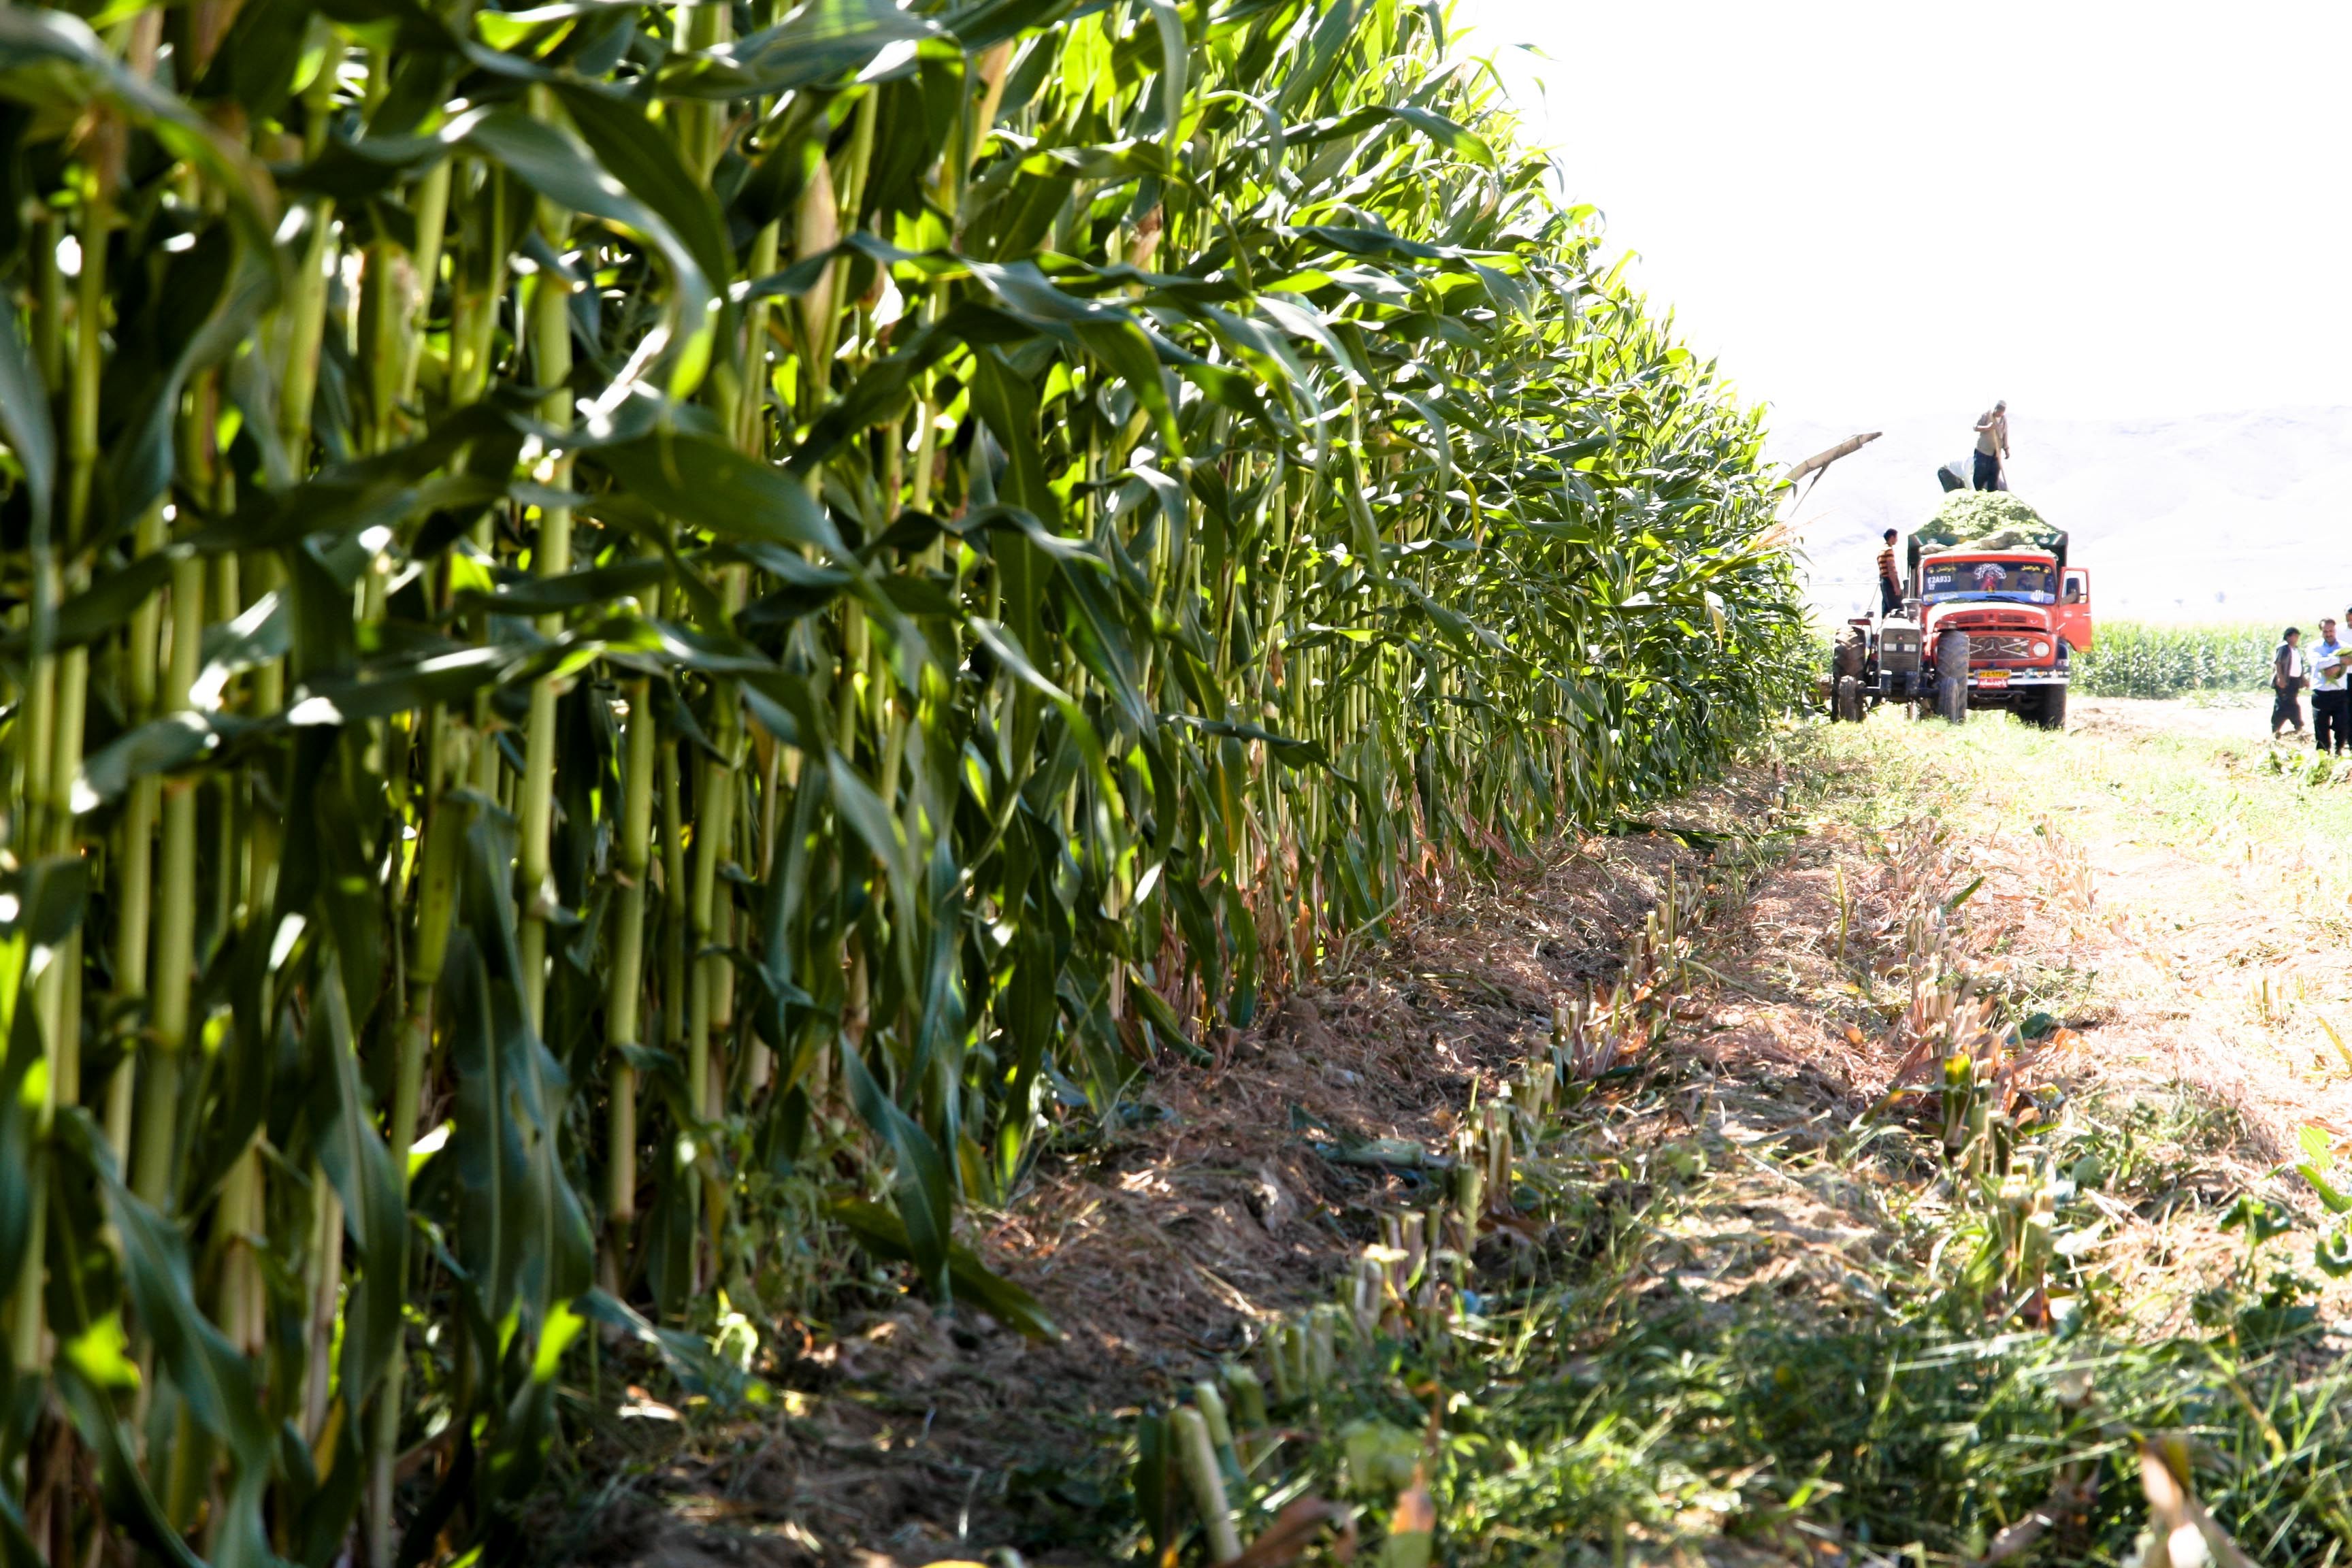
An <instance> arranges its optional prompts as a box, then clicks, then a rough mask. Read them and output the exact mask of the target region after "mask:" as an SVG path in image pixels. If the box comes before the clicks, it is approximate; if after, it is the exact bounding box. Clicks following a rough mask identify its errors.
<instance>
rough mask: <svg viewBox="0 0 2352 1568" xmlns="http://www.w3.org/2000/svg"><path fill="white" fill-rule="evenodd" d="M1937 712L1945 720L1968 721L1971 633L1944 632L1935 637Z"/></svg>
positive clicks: (1954, 722)
mask: <svg viewBox="0 0 2352 1568" xmlns="http://www.w3.org/2000/svg"><path fill="white" fill-rule="evenodd" d="M1936 711H1937V713H1938V714H1940V715H1941V716H1942V717H1943V719H1944V720H1945V721H1946V722H1948V723H1952V724H1965V723H1967V722H1968V721H1969V634H1968V633H1966V632H1945V633H1943V634H1942V635H1941V636H1939V637H1937V638H1936Z"/></svg>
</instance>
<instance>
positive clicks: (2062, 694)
mask: <svg viewBox="0 0 2352 1568" xmlns="http://www.w3.org/2000/svg"><path fill="white" fill-rule="evenodd" d="M2018 717H2019V718H2021V719H2022V720H2024V721H2026V722H2027V723H2029V724H2031V725H2032V726H2033V727H2034V728H2035V729H2037V730H2063V729H2064V728H2065V727H2066V689H2065V688H2064V687H2063V686H2045V687H2043V688H2042V689H2041V691H2040V692H2039V693H2037V694H2036V695H2035V697H2034V700H2033V705H2032V707H2030V708H2022V709H2020V710H2018Z"/></svg>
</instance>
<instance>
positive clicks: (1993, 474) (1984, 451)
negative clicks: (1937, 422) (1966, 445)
mask: <svg viewBox="0 0 2352 1568" xmlns="http://www.w3.org/2000/svg"><path fill="white" fill-rule="evenodd" d="M2008 458H2009V399H2007V398H2005V397H2004V398H2001V399H2000V400H1998V401H1997V402H1995V403H1994V404H1993V405H1992V406H1991V407H1990V408H1989V409H1987V410H1985V412H1984V414H1983V416H1982V417H1980V418H1979V419H1978V420H1977V471H1976V488H1977V489H1980V490H2005V489H2008V488H2009V486H2008V484H2007V483H2006V482H2004V481H2003V480H2002V479H2001V477H2000V469H2001V465H2002V464H2003V463H2004V462H2006V461H2007V460H2008Z"/></svg>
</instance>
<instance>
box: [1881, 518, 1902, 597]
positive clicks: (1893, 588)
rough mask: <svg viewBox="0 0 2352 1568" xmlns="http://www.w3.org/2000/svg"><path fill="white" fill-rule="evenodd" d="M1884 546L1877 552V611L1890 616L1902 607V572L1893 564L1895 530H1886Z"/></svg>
mask: <svg viewBox="0 0 2352 1568" xmlns="http://www.w3.org/2000/svg"><path fill="white" fill-rule="evenodd" d="M1885 538H1886V548H1885V549H1884V550H1882V551H1880V552H1878V613H1879V614H1880V615H1882V616H1891V615H1893V614H1894V613H1895V611H1897V610H1899V609H1901V608H1902V607H1903V574H1902V573H1901V572H1899V571H1897V570H1895V531H1894V530H1893V529H1891V528H1890V529H1888V530H1887V531H1886V535H1885Z"/></svg>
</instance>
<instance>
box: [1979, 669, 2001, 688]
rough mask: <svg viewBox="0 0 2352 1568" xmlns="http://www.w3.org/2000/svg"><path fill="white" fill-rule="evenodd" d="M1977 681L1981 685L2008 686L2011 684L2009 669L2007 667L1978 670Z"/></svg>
mask: <svg viewBox="0 0 2352 1568" xmlns="http://www.w3.org/2000/svg"><path fill="white" fill-rule="evenodd" d="M1976 682H1977V684H1978V685H1979V686H2007V685H2008V684H2009V671H2007V670H2005V669H1980V670H1978V671H1977V672H1976Z"/></svg>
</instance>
